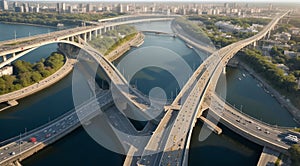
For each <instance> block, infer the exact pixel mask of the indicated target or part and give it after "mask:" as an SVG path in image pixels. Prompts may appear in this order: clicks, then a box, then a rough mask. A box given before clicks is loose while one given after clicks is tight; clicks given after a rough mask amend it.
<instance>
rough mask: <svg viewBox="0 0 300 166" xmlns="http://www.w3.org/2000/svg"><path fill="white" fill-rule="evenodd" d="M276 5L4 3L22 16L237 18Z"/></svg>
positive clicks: (3, 7)
mask: <svg viewBox="0 0 300 166" xmlns="http://www.w3.org/2000/svg"><path fill="white" fill-rule="evenodd" d="M275 8H276V7H275V6H273V4H271V3H269V4H259V5H258V4H254V3H180V2H128V3H125V2H124V3H117V2H92V3H75V2H37V1H36V2H24V1H22V2H20V1H7V0H1V10H2V11H15V12H21V13H27V12H32V13H39V12H58V13H102V12H117V13H129V14H135V13H163V14H180V15H188V14H196V15H202V14H203V15H236V16H247V15H249V14H255V13H264V12H270V11H272V10H274V9H275Z"/></svg>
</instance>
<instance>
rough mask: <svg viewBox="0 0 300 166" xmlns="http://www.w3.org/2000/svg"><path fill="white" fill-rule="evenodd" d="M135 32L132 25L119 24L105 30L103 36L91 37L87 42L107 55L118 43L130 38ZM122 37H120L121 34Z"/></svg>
mask: <svg viewBox="0 0 300 166" xmlns="http://www.w3.org/2000/svg"><path fill="white" fill-rule="evenodd" d="M136 33H137V30H136V29H135V27H134V26H129V25H121V26H118V27H117V28H116V29H114V30H110V31H106V32H105V33H104V34H103V36H98V37H93V38H92V40H91V41H90V42H89V43H90V44H91V45H92V46H93V47H94V48H96V49H97V50H98V51H99V52H100V53H102V54H104V55H108V54H109V53H110V52H112V51H113V50H114V49H116V48H117V47H118V46H119V45H121V44H123V43H125V42H127V41H129V40H131V39H132V38H133V37H134V36H135V35H136ZM120 35H124V37H123V38H122V36H120Z"/></svg>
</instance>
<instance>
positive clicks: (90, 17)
mask: <svg viewBox="0 0 300 166" xmlns="http://www.w3.org/2000/svg"><path fill="white" fill-rule="evenodd" d="M115 16H118V14H117V13H104V14H87V13H82V14H78V13H76V14H58V13H15V12H3V13H0V21H5V22H18V23H29V24H38V25H48V26H56V25H57V24H58V23H63V24H65V25H75V26H78V25H80V24H81V20H85V21H98V20H99V19H103V18H108V17H115Z"/></svg>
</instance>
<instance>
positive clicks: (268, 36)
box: [267, 31, 271, 39]
mask: <svg viewBox="0 0 300 166" xmlns="http://www.w3.org/2000/svg"><path fill="white" fill-rule="evenodd" d="M270 36H271V31H269V32H268V35H267V39H270Z"/></svg>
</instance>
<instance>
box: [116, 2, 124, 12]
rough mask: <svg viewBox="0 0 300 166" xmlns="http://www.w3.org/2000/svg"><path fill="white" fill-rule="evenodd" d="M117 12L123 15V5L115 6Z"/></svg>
mask: <svg viewBox="0 0 300 166" xmlns="http://www.w3.org/2000/svg"><path fill="white" fill-rule="evenodd" d="M117 12H118V13H123V12H124V11H123V5H122V4H119V5H118V6H117Z"/></svg>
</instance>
